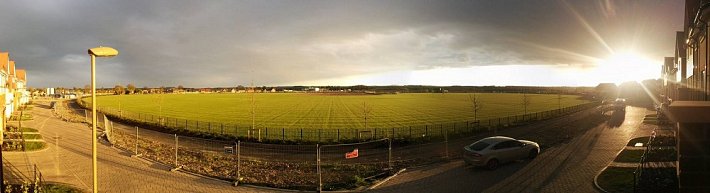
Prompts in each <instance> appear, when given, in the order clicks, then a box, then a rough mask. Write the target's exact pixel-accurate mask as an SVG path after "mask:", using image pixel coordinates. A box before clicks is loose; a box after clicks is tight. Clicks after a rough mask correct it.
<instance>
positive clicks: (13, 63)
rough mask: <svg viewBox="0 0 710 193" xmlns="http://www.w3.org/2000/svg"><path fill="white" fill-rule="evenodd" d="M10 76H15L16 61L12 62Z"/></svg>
mask: <svg viewBox="0 0 710 193" xmlns="http://www.w3.org/2000/svg"><path fill="white" fill-rule="evenodd" d="M10 75H15V61H12V60H10Z"/></svg>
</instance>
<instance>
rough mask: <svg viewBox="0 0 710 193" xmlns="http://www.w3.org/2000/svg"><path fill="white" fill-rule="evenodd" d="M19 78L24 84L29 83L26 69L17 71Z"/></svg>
mask: <svg viewBox="0 0 710 193" xmlns="http://www.w3.org/2000/svg"><path fill="white" fill-rule="evenodd" d="M17 78H18V79H20V80H22V81H23V82H27V73H26V71H25V69H17Z"/></svg>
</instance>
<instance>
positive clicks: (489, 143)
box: [463, 136, 540, 169]
mask: <svg viewBox="0 0 710 193" xmlns="http://www.w3.org/2000/svg"><path fill="white" fill-rule="evenodd" d="M539 153H540V145H538V144H537V143H535V142H532V141H527V140H517V139H513V138H510V137H503V136H495V137H488V138H484V139H481V140H478V141H476V142H475V143H473V144H471V145H468V146H466V147H464V155H463V158H464V161H465V162H466V164H470V165H474V166H485V167H486V168H488V169H496V168H498V166H500V164H502V163H506V162H511V161H515V160H520V159H525V158H528V159H534V158H535V157H537V154H539Z"/></svg>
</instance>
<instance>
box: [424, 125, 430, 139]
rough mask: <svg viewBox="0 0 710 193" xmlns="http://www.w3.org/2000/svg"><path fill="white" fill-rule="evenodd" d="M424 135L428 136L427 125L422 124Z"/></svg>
mask: <svg viewBox="0 0 710 193" xmlns="http://www.w3.org/2000/svg"><path fill="white" fill-rule="evenodd" d="M424 136H427V137H428V136H429V125H424Z"/></svg>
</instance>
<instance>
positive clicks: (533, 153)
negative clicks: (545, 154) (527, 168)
mask: <svg viewBox="0 0 710 193" xmlns="http://www.w3.org/2000/svg"><path fill="white" fill-rule="evenodd" d="M537 153H538V152H537V149H531V150H530V153H528V158H529V159H535V157H537Z"/></svg>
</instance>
